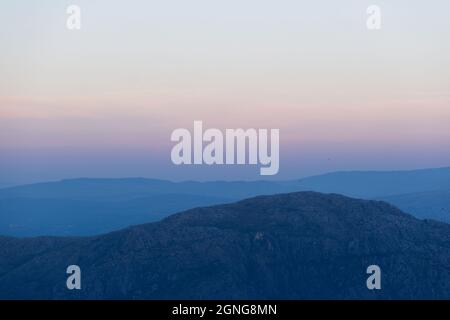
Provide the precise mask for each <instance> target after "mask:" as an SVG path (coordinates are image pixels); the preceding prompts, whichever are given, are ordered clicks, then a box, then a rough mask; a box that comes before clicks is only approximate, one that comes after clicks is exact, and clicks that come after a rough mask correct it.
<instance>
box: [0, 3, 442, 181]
mask: <svg viewBox="0 0 450 320" xmlns="http://www.w3.org/2000/svg"><path fill="white" fill-rule="evenodd" d="M70 4H77V5H79V6H80V7H81V10H82V29H81V30H80V31H68V30H67V29H66V27H65V24H66V18H67V15H66V13H65V10H66V8H67V6H68V5H70ZM371 4H376V5H378V6H379V7H380V8H381V10H382V11H381V13H382V28H381V30H378V31H369V30H367V28H366V19H367V14H366V8H367V7H368V6H369V5H371ZM0 8H1V9H0V57H1V59H0V70H1V72H0V185H2V184H3V185H4V184H10V183H24V182H33V181H42V180H49V179H60V178H68V177H78V176H105V177H108V176H111V177H115V176H121V177H122V176H151V177H158V178H169V179H175V180H179V179H197V178H198V179H202V180H205V179H221V178H227V179H258V178H260V176H259V175H258V167H249V168H247V167H245V168H228V167H226V168H217V167H212V168H187V167H173V166H172V165H171V162H170V158H169V153H170V148H171V146H172V145H171V143H170V140H169V138H168V137H169V136H170V132H171V131H172V130H173V129H175V128H177V127H187V128H190V127H191V126H192V122H193V120H203V121H204V122H205V123H206V125H207V126H210V127H217V128H235V127H244V128H245V127H260V128H280V129H281V143H282V145H281V165H280V174H279V175H278V176H276V178H291V177H292V178H293V177H299V176H303V175H309V174H316V173H321V172H326V171H333V170H346V169H381V170H382V169H411V168H422V167H434V166H445V165H449V164H450V142H449V141H450V129H449V128H450V41H448V39H450V19H449V12H450V2H448V1H444V0H435V1H419V0H415V1H411V0H409V1H406V0H404V1H399V0H389V1H365V0H343V1H323V0H319V1H298V0H295V1H294V0H292V1H261V0H259V1H237V0H228V1H220V2H219V1H211V0H209V1H206V0H201V1H198V0H197V1H196V0H193V1H181V0H176V1H137V0H132V1H106V0H77V1H75V0H74V1H55V0H40V1H32V0H26V1H25V0H23V1H20V0H19V1H10V2H6V1H2V2H1V4H0Z"/></svg>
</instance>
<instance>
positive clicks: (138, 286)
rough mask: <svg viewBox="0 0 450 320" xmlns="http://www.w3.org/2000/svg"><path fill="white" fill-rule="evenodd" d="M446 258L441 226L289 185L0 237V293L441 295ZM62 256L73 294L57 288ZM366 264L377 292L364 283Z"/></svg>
mask: <svg viewBox="0 0 450 320" xmlns="http://www.w3.org/2000/svg"><path fill="white" fill-rule="evenodd" d="M6 242H8V245H6ZM37 252H38V253H37ZM449 262H450V225H447V224H445V223H440V222H434V221H428V220H418V219H416V218H414V217H412V216H410V215H408V214H406V213H404V212H402V211H401V210H399V209H397V208H395V207H393V206H392V205H390V204H388V203H385V202H383V201H371V200H360V199H352V198H348V197H345V196H342V195H334V194H331V195H329V194H328V195H327V194H320V193H316V192H296V193H288V194H281V195H273V196H258V197H254V198H251V199H246V200H242V201H239V202H236V203H231V204H225V205H214V206H210V207H205V208H196V209H190V210H187V211H184V212H180V213H177V214H175V215H171V216H169V217H167V218H165V219H163V220H161V221H158V222H154V223H149V224H144V225H138V226H133V227H128V228H126V229H123V230H120V231H115V232H112V233H108V234H105V235H101V236H94V237H87V238H73V237H71V238H48V237H44V238H26V239H20V238H19V239H18V238H0V298H4V299H5V298H6V299H22V298H32V299H41V298H43V299H413V298H414V299H416V298H418V299H429V298H434V299H448V298H450V270H448V267H447V266H448V263H449ZM71 264H76V265H79V266H80V268H81V269H82V290H74V291H69V290H67V289H66V288H65V281H66V276H67V275H66V274H65V269H66V268H67V266H68V265H71ZM373 264H376V265H379V266H380V268H381V271H382V290H368V289H367V287H366V279H367V277H368V275H367V273H366V268H367V267H368V266H369V265H373Z"/></svg>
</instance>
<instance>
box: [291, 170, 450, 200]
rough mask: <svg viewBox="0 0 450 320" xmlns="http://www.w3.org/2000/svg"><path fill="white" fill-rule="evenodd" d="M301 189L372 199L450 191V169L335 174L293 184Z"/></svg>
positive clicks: (310, 178) (305, 179)
mask: <svg viewBox="0 0 450 320" xmlns="http://www.w3.org/2000/svg"><path fill="white" fill-rule="evenodd" d="M293 184H294V185H296V186H298V187H301V188H302V189H306V190H311V191H318V192H326V193H340V194H344V195H347V196H350V197H357V198H363V199H372V198H377V197H387V196H390V195H399V194H407V193H418V192H426V191H436V190H450V167H447V168H437V169H422V170H412V171H346V172H333V173H328V174H324V175H319V176H313V177H309V178H304V179H300V180H297V181H294V183H293Z"/></svg>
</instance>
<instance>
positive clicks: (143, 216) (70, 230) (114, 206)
mask: <svg viewBox="0 0 450 320" xmlns="http://www.w3.org/2000/svg"><path fill="white" fill-rule="evenodd" d="M307 190H310V191H317V192H324V193H339V194H343V195H347V196H351V197H356V198H362V199H377V200H384V201H387V202H389V203H391V204H394V205H396V206H398V207H399V208H400V209H402V210H403V211H405V212H408V213H411V214H413V215H415V216H416V217H419V218H429V219H437V220H441V221H444V222H450V197H449V194H450V167H449V168H439V169H424V170H415V171H391V172H383V171H381V172H376V171H373V172H365V171H351V172H335V173H329V174H324V175H319V176H313V177H309V178H304V179H299V180H291V181H249V182H246V181H235V182H227V181H213V182H194V181H186V182H170V181H164V180H156V179H143V178H128V179H87V178H86V179H72V180H62V181H57V182H47V183H38V184H32V185H24V186H18V187H12V188H5V189H0V212H1V214H0V234H3V235H10V236H36V235H55V236H71V235H81V236H85V235H95V234H100V233H105V232H109V231H113V230H118V229H120V228H124V227H127V226H130V225H135V224H141V223H146V222H151V221H157V220H160V219H161V218H163V217H165V216H168V215H170V214H172V213H175V212H178V211H181V210H186V209H190V208H194V207H200V206H207V205H212V204H219V203H228V202H232V201H236V200H240V199H244V198H248V197H253V196H257V195H270V194H279V193H286V192H295V191H307Z"/></svg>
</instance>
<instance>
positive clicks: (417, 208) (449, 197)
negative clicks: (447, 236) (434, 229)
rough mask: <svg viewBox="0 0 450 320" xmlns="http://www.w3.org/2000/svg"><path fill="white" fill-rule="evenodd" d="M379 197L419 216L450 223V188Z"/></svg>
mask: <svg viewBox="0 0 450 320" xmlns="http://www.w3.org/2000/svg"><path fill="white" fill-rule="evenodd" d="M379 199H380V200H383V201H386V202H389V203H391V204H393V205H395V206H397V207H398V208H400V209H401V210H403V211H405V212H408V213H410V214H412V215H414V216H415V217H417V218H420V219H435V220H439V221H444V222H446V223H450V190H448V191H430V192H420V193H408V194H401V195H396V196H389V197H381V198H379Z"/></svg>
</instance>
